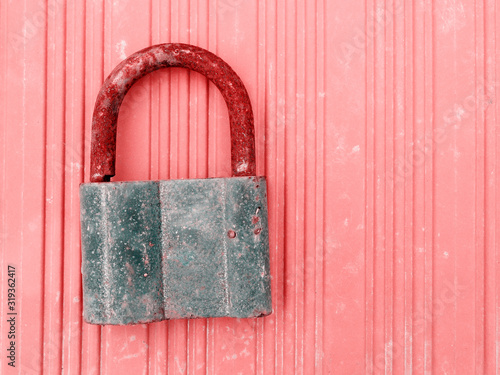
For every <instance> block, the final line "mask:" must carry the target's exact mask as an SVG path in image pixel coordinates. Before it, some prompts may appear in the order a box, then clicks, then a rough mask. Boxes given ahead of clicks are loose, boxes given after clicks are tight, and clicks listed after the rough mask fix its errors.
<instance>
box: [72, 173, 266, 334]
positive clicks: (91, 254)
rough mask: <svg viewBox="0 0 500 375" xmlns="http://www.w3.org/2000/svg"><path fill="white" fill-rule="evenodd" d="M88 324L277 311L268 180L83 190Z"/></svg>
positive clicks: (141, 184)
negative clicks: (273, 298)
mask: <svg viewBox="0 0 500 375" xmlns="http://www.w3.org/2000/svg"><path fill="white" fill-rule="evenodd" d="M80 199H81V222H82V247H83V248H82V257H83V259H82V274H83V307H84V313H83V314H84V319H85V320H86V321H87V322H89V323H94V324H134V323H148V322H153V321H159V320H164V319H176V318H201V317H236V318H246V317H257V316H264V315H268V314H270V313H271V309H272V307H271V288H270V273H269V237H268V225H267V197H266V180H265V177H232V178H213V179H195V180H167V181H134V182H105V183H85V184H82V185H81V186H80Z"/></svg>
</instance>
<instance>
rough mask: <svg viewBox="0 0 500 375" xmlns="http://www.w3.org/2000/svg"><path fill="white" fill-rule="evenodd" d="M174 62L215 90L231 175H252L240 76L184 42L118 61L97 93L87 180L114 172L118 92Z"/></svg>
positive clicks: (247, 109)
mask: <svg viewBox="0 0 500 375" xmlns="http://www.w3.org/2000/svg"><path fill="white" fill-rule="evenodd" d="M169 67H180V68H188V69H191V70H194V71H196V72H198V73H201V74H203V75H204V76H205V77H207V78H208V79H209V80H210V81H212V82H213V83H214V84H215V86H217V88H218V89H219V90H220V92H221V94H222V96H223V97H224V100H225V101H226V104H227V107H228V111H229V122H230V125H231V169H232V173H233V176H255V174H256V171H255V138H254V125H253V114H252V107H251V104H250V98H249V97H248V93H247V91H246V89H245V86H244V85H243V82H241V79H240V78H239V77H238V75H237V74H236V73H235V72H234V70H233V69H231V67H230V66H229V65H228V64H227V63H226V62H224V61H223V60H222V59H221V58H220V57H217V56H216V55H214V54H213V53H211V52H209V51H207V50H205V49H203V48H200V47H195V46H192V45H189V44H178V43H175V44H170V43H167V44H158V45H155V46H152V47H148V48H144V49H143V50H140V51H138V52H136V53H134V54H133V55H131V56H129V57H128V58H127V59H125V60H124V61H122V62H121V63H120V64H118V65H117V66H116V68H115V69H114V70H113V71H112V72H111V74H110V75H109V76H108V78H107V79H106V81H105V82H104V84H103V86H102V88H101V91H100V92H99V95H98V96H97V100H96V104H95V108H94V115H93V118H92V144H91V157H90V181H91V182H103V181H109V180H110V178H111V177H113V176H114V175H115V159H116V123H117V120H118V111H119V109H120V105H121V104H122V102H123V98H124V97H125V94H126V93H127V91H128V90H129V89H130V88H131V87H132V85H133V84H134V83H135V82H137V81H138V80H139V79H140V78H142V77H144V76H145V75H146V74H148V73H151V72H153V71H155V70H158V69H161V68H169Z"/></svg>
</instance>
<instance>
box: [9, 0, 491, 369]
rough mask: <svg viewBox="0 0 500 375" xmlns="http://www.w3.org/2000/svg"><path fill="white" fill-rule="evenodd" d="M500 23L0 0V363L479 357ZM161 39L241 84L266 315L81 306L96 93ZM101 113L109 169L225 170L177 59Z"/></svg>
mask: <svg viewBox="0 0 500 375" xmlns="http://www.w3.org/2000/svg"><path fill="white" fill-rule="evenodd" d="M499 33H500V9H499V3H498V1H496V0H474V1H473V0H442V1H436V2H433V1H431V0H415V1H410V0H386V1H384V0H364V1H341V0H317V1H314V0H312V1H308V0H307V1H306V0H294V1H285V0H274V1H257V0H189V1H183V0H165V1H161V0H149V1H139V0H136V1H132V0H130V1H125V0H114V1H112V0H93V1H83V0H78V1H68V2H65V1H63V0H48V1H37V0H19V1H17V0H16V1H7V0H4V1H1V2H0V69H1V71H2V74H0V116H1V121H0V124H1V128H0V134H1V135H0V155H1V156H0V160H1V163H0V194H1V200H0V212H1V214H0V244H1V253H0V278H1V283H2V285H1V290H2V293H1V295H0V315H1V320H0V348H1V350H2V351H1V353H2V355H1V356H0V369H1V371H0V372H1V373H2V374H3V373H5V374H11V373H12V374H14V373H17V374H41V373H43V374H56V373H60V372H61V371H62V373H63V374H78V373H82V374H98V373H102V374H122V373H130V374H155V373H158V374H160V373H168V374H229V375H232V374H234V375H236V374H292V373H297V374H325V375H326V374H363V373H377V374H378V373H380V374H381V373H385V374H403V373H412V372H413V373H415V374H421V373H431V371H432V373H435V374H483V373H487V374H494V373H498V371H499V368H500V358H499V353H500V300H499V298H500V280H499V279H500V247H499V239H500V217H499V213H500V210H499V208H498V206H497V201H498V198H499V194H500V180H499V179H500V169H499V168H500V166H499V164H500V151H498V147H499V142H500V129H499V125H498V124H499V119H500V105H499V103H498V98H499V95H500V87H499V84H500V56H499V54H500V43H497V40H498V39H497V38H498V37H499ZM163 42H185V43H192V44H196V45H199V46H201V47H204V48H207V49H209V50H210V51H212V52H214V53H216V54H218V55H219V56H221V57H222V58H223V59H225V60H226V61H227V62H228V63H229V64H230V65H231V66H232V67H233V68H234V69H235V70H236V72H237V73H238V74H239V75H240V77H241V78H242V80H243V81H244V83H245V84H246V86H247V89H248V91H249V94H250V97H251V100H252V103H253V107H254V112H255V116H256V135H257V140H258V141H257V160H258V172H259V174H265V175H267V176H268V186H269V191H268V194H269V197H268V199H269V215H270V234H271V239H270V241H271V270H272V277H273V279H272V287H273V299H274V300H273V304H274V314H273V315H271V316H269V317H267V318H264V319H257V320H231V319H206V320H192V321H185V320H179V321H170V322H162V323H155V324H151V325H138V326H130V327H103V328H101V327H98V326H91V325H88V324H85V323H83V322H82V318H81V316H82V311H81V309H82V305H81V299H82V298H81V275H80V261H81V255H80V230H79V197H78V186H79V184H80V183H81V182H83V181H88V178H89V176H88V167H89V136H90V122H91V115H92V109H93V105H94V100H95V97H96V95H97V92H98V90H99V88H100V85H101V84H102V82H103V79H104V78H105V77H106V76H107V75H108V74H109V73H110V71H111V70H112V69H113V67H114V66H115V65H116V64H117V63H118V62H119V61H121V60H122V59H123V58H125V57H126V56H127V55H130V54H131V53H133V52H135V51H136V50H139V49H141V48H143V47H146V46H149V45H151V44H156V43H163ZM497 73H498V74H497ZM118 129H119V130H118V133H119V134H118V153H119V156H118V162H117V176H116V178H115V180H131V179H150V178H152V179H168V178H194V177H198V178H203V177H212V176H229V175H230V164H229V130H228V120H227V111H226V109H225V106H224V102H223V100H222V97H221V96H220V94H219V93H218V92H217V91H216V89H215V88H214V86H213V85H212V84H208V82H207V81H206V79H204V78H203V77H202V76H200V75H198V74H196V73H189V72H187V71H184V70H181V69H173V70H170V71H167V70H165V71H159V72H155V73H153V74H151V75H150V76H149V77H147V78H145V79H143V80H141V81H140V82H139V83H138V84H137V85H136V86H134V87H133V88H132V90H131V92H130V93H129V95H128V96H127V97H126V99H125V102H124V105H123V108H122V111H121V113H120V119H119V125H118ZM8 265H13V266H15V269H16V271H15V272H16V311H17V316H16V319H17V320H16V367H15V368H11V367H9V366H8V364H7V362H8V361H7V358H6V355H5V354H6V351H7V350H6V349H7V348H8V346H9V345H10V344H9V340H8V339H7V333H8V331H9V328H10V326H9V323H8V322H7V317H8V315H7V313H8V310H7V308H8V304H7V302H8V301H7V299H8V294H7V278H8V275H7V270H8V269H7V267H8Z"/></svg>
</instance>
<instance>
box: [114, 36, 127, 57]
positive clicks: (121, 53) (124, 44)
mask: <svg viewBox="0 0 500 375" xmlns="http://www.w3.org/2000/svg"><path fill="white" fill-rule="evenodd" d="M126 47H127V42H126V41H124V40H120V41H119V42H118V43H116V52H118V55H119V56H120V59H122V60H123V59H126V58H127V54H126V53H125V48H126Z"/></svg>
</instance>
